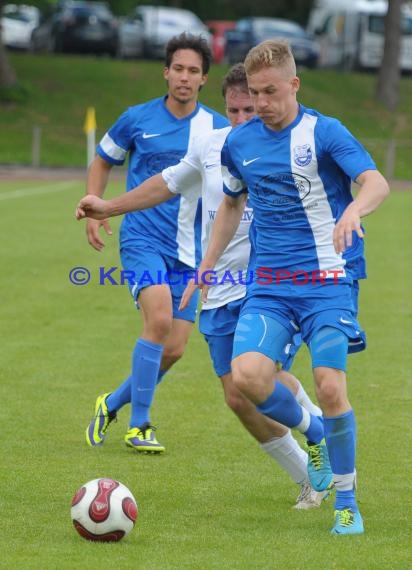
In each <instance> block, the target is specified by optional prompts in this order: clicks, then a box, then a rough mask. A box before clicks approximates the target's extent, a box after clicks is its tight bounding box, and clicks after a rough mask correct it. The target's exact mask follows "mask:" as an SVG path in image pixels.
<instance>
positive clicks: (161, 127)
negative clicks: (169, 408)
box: [86, 34, 228, 453]
mask: <svg viewBox="0 0 412 570" xmlns="http://www.w3.org/2000/svg"><path fill="white" fill-rule="evenodd" d="M210 62H211V52H210V49H209V46H208V44H207V42H206V40H205V39H204V38H202V37H200V36H193V35H191V34H181V35H180V36H176V37H174V38H172V39H171V40H170V41H169V42H168V45H167V47H166V61H165V68H164V72H163V75H164V78H165V80H166V83H167V87H168V90H167V94H166V96H164V97H159V98H157V99H154V100H151V101H148V102H146V103H143V104H139V105H136V106H134V107H130V108H129V109H127V110H126V111H125V112H124V113H123V114H122V115H121V116H120V117H119V118H118V120H117V121H116V122H115V123H114V125H113V126H112V127H111V128H110V129H109V130H108V131H107V133H106V134H105V135H104V137H103V138H102V140H101V141H100V143H99V145H98V146H97V156H96V157H95V159H94V161H93V163H92V164H91V166H90V169H89V172H88V178H87V193H88V194H91V195H95V196H102V195H103V193H104V190H105V187H106V185H107V182H108V179H109V173H110V170H111V168H112V167H113V166H116V165H122V164H123V163H124V162H125V160H126V158H127V156H128V174H127V188H126V189H127V191H129V190H130V189H131V188H134V187H135V186H137V185H138V184H140V183H141V182H143V181H144V180H145V179H146V178H149V177H150V176H152V175H154V174H156V173H158V172H161V171H162V170H163V169H164V168H166V167H167V166H170V165H173V164H176V163H177V162H178V161H179V159H180V158H182V157H183V156H184V154H185V153H186V151H187V150H188V148H190V146H191V144H192V141H193V140H194V138H195V137H196V136H197V135H199V134H200V133H204V132H207V131H210V130H212V129H215V128H220V127H224V126H226V125H227V124H228V121H227V119H226V118H225V117H223V116H222V115H220V114H219V113H217V112H215V111H214V110H212V109H209V108H208V107H206V106H204V105H202V104H200V103H199V102H198V93H199V90H200V89H201V88H202V86H203V85H204V84H205V83H206V81H207V73H208V70H209V66H210ZM198 224H199V221H198V220H197V216H196V208H194V207H193V203H192V201H191V200H187V199H186V198H184V197H181V196H176V197H175V198H174V200H171V201H169V202H167V203H165V204H162V205H160V206H158V207H155V208H151V209H149V210H145V211H143V212H131V213H129V214H127V215H126V216H125V218H124V219H123V222H122V225H121V229H120V257H121V262H122V265H123V269H124V270H125V275H133V279H130V280H129V285H130V290H131V294H132V296H133V299H134V300H135V301H136V303H138V306H139V308H140V309H141V313H142V317H143V331H142V333H141V336H140V338H139V339H138V340H137V342H136V345H135V347H134V349H133V355H132V369H131V372H130V376H129V377H128V378H127V379H126V380H125V381H124V382H123V383H122V384H121V385H120V386H119V387H118V388H117V389H116V390H114V391H113V392H111V393H105V394H102V395H101V396H99V397H98V398H97V401H96V404H95V415H94V417H93V419H92V421H91V422H90V425H89V426H88V427H87V429H86V441H87V443H88V444H89V445H91V446H97V445H101V444H102V443H103V441H104V437H105V433H106V430H107V427H108V425H109V423H110V422H111V421H112V420H113V419H114V418H115V417H116V412H117V410H119V409H120V408H121V407H122V406H123V405H124V404H125V403H127V402H130V401H131V418H130V423H129V429H128V431H127V433H126V436H125V442H126V445H127V446H129V447H131V448H133V449H135V450H136V451H138V452H139V451H140V452H152V453H162V452H163V451H164V449H165V448H164V446H163V445H162V444H161V443H159V442H158V441H157V439H156V437H155V435H154V429H153V426H152V424H151V419H150V408H151V404H152V401H153V396H154V393H155V389H156V385H157V383H158V382H159V381H160V380H161V378H162V376H163V375H164V374H165V373H166V372H167V370H168V369H169V368H170V367H171V366H172V365H173V364H174V363H175V362H176V361H177V360H178V359H179V358H180V357H181V356H182V354H183V351H184V348H185V345H186V343H187V340H188V337H189V335H190V332H191V330H192V327H193V322H194V321H195V317H196V309H197V300H196V299H194V302H193V303H192V304H191V305H190V306H189V307H187V308H186V309H185V310H183V311H180V310H179V309H178V306H179V302H180V297H181V294H182V291H183V289H184V284H183V283H180V284H177V285H173V284H169V283H168V282H167V281H164V280H162V279H160V276H162V275H164V274H166V272H167V271H168V270H179V271H185V270H190V269H193V268H194V267H196V262H197V261H196V251H200V244H198V243H197V241H199V237H198V236H199V235H200V227H199V226H200V224H199V225H198ZM100 225H104V226H105V227H106V228H108V226H107V221H104V222H98V221H96V220H88V222H87V236H88V240H89V243H90V244H91V245H92V246H93V247H94V248H95V249H97V250H101V249H102V248H103V246H104V243H103V241H102V239H101V237H100V236H99V229H100ZM197 228H199V229H197Z"/></svg>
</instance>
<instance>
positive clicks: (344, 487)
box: [182, 40, 389, 535]
mask: <svg viewBox="0 0 412 570" xmlns="http://www.w3.org/2000/svg"><path fill="white" fill-rule="evenodd" d="M245 69H246V73H247V79H248V85H249V91H250V94H251V97H252V100H253V103H254V106H255V109H256V112H257V115H258V116H257V117H255V118H254V119H252V120H251V121H249V122H248V123H246V124H245V125H242V126H240V127H238V128H237V129H235V130H233V131H232V132H231V133H230V134H229V135H228V137H227V139H226V141H225V144H224V146H223V148H222V156H221V159H222V169H223V178H224V184H225V187H224V191H225V193H226V197H225V199H224V200H223V201H222V204H221V206H220V208H219V211H218V213H217V216H216V221H215V224H214V228H213V232H212V236H211V239H210V241H209V248H208V251H207V252H206V255H205V258H204V260H203V261H202V264H201V266H200V267H199V272H204V271H207V270H210V269H212V268H213V267H214V266H215V264H216V261H217V260H218V259H219V257H220V256H221V254H222V252H223V251H224V249H225V247H226V246H227V244H228V243H229V241H230V239H231V237H232V236H233V234H234V232H235V231H236V228H237V226H238V224H239V220H240V219H241V218H242V215H243V209H244V202H245V196H246V195H247V196H248V199H249V201H250V204H251V205H252V207H253V212H254V222H253V223H254V228H255V238H256V239H255V244H254V245H255V254H256V264H255V266H256V268H257V271H256V274H255V279H254V281H253V283H252V284H251V285H250V286H249V287H248V291H247V296H246V300H245V303H244V304H243V306H242V310H241V315H240V318H239V321H238V325H237V330H236V333H235V340H234V349H233V360H232V374H233V381H234V383H235V385H236V386H237V387H238V388H239V390H240V391H241V392H243V393H244V394H245V396H246V397H248V398H249V399H250V400H251V401H252V402H254V403H255V404H256V405H257V407H258V409H260V411H262V413H264V414H266V415H268V416H269V417H276V419H277V420H278V421H281V422H282V423H284V424H286V425H287V424H288V422H292V423H296V422H297V421H298V420H299V418H298V417H293V415H294V410H293V409H292V408H289V407H286V406H284V404H283V401H284V399H285V395H284V392H285V391H287V388H286V387H284V386H283V385H282V384H280V383H279V382H275V383H274V382H273V377H274V372H275V362H276V361H277V360H278V359H279V355H280V354H281V353H282V351H283V349H284V346H285V345H286V344H287V343H288V342H290V340H291V338H292V336H293V334H294V332H295V331H296V328H297V327H298V328H299V329H300V331H301V334H302V338H303V340H304V341H305V343H306V344H307V345H308V348H309V351H310V354H311V358H312V368H313V374H314V381H315V388H316V394H317V397H318V400H319V403H320V406H321V408H322V411H323V416H324V429H325V440H326V444H325V443H324V442H322V441H320V442H316V441H315V442H314V443H316V445H315V446H314V447H315V449H316V454H317V460H316V461H317V463H318V465H322V463H323V462H324V461H325V458H326V456H327V455H328V456H329V460H330V465H331V468H332V473H333V481H334V484H335V488H336V500H335V513H334V525H333V528H332V530H331V532H332V534H334V535H354V534H361V533H363V532H364V525H363V520H362V517H361V514H360V512H359V508H358V505H357V501H356V496H355V491H356V489H355V473H356V471H355V448H356V425H355V416H354V412H353V409H352V407H351V404H350V402H349V399H348V395H347V387H346V374H345V371H346V364H347V354H348V352H351V350H359V349H362V348H363V345H364V334H363V332H362V330H361V327H360V326H359V324H358V322H357V320H356V312H355V307H354V305H353V302H352V298H351V294H352V284H351V276H350V274H349V273H348V272H347V271H346V269H345V260H344V257H343V255H342V254H343V251H344V250H345V248H346V247H353V246H354V245H355V246H356V241H357V240H359V239H362V238H363V231H362V228H361V218H362V217H363V216H366V215H368V214H370V213H371V212H373V211H374V210H375V209H376V208H377V207H378V206H379V205H380V203H381V202H382V201H383V200H384V199H385V198H386V196H387V195H388V193H389V187H388V184H387V182H386V180H385V178H384V177H383V176H382V175H381V174H380V172H379V171H378V170H377V169H376V166H375V163H374V162H373V160H372V158H371V157H370V155H369V154H368V153H367V152H366V150H365V149H364V148H363V147H362V146H361V144H360V143H359V142H358V141H357V140H356V139H355V138H354V137H353V136H352V135H351V134H350V133H349V131H348V130H347V129H346V128H345V127H344V126H343V125H342V124H341V123H340V122H339V121H338V120H337V119H334V118H331V117H326V116H324V115H321V114H320V113H318V112H317V111H314V110H312V109H307V108H305V107H304V106H303V105H301V104H299V103H298V101H297V92H298V90H299V78H298V77H297V76H296V66H295V62H294V59H293V55H292V53H291V51H290V47H289V45H288V44H287V43H286V42H283V41H275V40H268V41H266V42H262V43H261V44H259V45H258V46H256V47H254V48H252V49H251V50H250V52H249V53H248V55H247V57H246V59H245ZM351 181H354V182H356V183H357V184H358V185H359V191H358V193H357V194H356V197H355V198H353V197H352V194H351ZM193 287H194V286H193V285H191V286H190V289H189V290H188V291H187V292H186V293H185V294H184V298H182V306H184V305H185V303H186V302H187V298H189V297H190V292H191V290H192V289H193ZM204 289H205V290H204V291H203V292H202V297H203V299H204V298H205V296H206V295H207V290H206V288H204ZM282 414H283V419H282ZM314 456H315V454H314Z"/></svg>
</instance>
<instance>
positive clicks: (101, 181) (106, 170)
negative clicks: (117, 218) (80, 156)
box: [76, 155, 113, 251]
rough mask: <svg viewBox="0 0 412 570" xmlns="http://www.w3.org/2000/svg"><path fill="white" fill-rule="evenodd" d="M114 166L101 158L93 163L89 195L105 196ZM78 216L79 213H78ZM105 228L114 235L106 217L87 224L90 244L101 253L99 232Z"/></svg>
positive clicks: (102, 244) (101, 246)
mask: <svg viewBox="0 0 412 570" xmlns="http://www.w3.org/2000/svg"><path fill="white" fill-rule="evenodd" d="M111 169H112V165H111V164H109V163H108V162H106V161H105V160H103V159H102V158H101V157H100V156H98V155H97V156H96V157H95V158H94V160H93V162H92V163H91V165H90V167H89V170H88V173H87V194H88V195H90V196H94V197H96V196H97V197H101V196H103V194H104V191H105V189H106V186H107V183H108V181H109V176H110V171H111ZM76 216H77V213H76ZM83 217H84V216H83ZM101 227H102V228H103V229H104V230H105V232H106V234H107V235H112V233H113V232H112V229H111V227H110V224H109V222H108V220H106V219H105V217H102V218H97V219H94V220H92V219H89V220H87V224H86V235H87V241H88V242H89V244H90V245H91V246H92V247H93V248H94V249H96V250H97V251H101V250H102V249H103V248H104V245H105V243H104V241H103V240H102V238H101V237H100V233H99V230H100V228H101Z"/></svg>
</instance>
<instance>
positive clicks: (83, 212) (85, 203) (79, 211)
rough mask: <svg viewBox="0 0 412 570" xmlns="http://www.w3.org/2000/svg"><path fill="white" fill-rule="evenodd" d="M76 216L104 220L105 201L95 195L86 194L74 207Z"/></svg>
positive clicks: (106, 214)
mask: <svg viewBox="0 0 412 570" xmlns="http://www.w3.org/2000/svg"><path fill="white" fill-rule="evenodd" d="M75 215H76V218H77V219H78V220H81V219H82V218H93V219H94V220H104V219H105V218H107V217H108V211H107V201H106V200H102V198H98V197H97V196H93V195H91V194H90V195H88V196H85V197H84V198H82V199H81V200H80V202H79V203H78V204H77V207H76V214H75Z"/></svg>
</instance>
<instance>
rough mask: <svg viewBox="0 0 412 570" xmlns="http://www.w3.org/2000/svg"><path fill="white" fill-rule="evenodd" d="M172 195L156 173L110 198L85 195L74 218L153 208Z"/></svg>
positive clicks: (97, 217)
mask: <svg viewBox="0 0 412 570" xmlns="http://www.w3.org/2000/svg"><path fill="white" fill-rule="evenodd" d="M173 196H175V194H173V193H172V192H170V191H169V189H168V187H167V185H166V183H165V181H164V180H163V178H162V175H161V174H156V175H155V176H152V177H151V178H149V179H147V180H145V181H144V182H143V183H142V184H140V186H136V187H135V188H133V190H130V191H129V192H126V193H125V194H122V195H121V196H117V197H116V198H112V199H111V200H102V199H100V198H98V197H97V196H91V195H88V196H85V197H84V198H82V199H81V200H80V202H79V204H78V205H77V208H76V218H77V219H78V220H80V219H81V218H86V217H87V218H93V219H95V220H102V219H105V218H112V217H114V216H120V215H122V214H126V213H127V212H133V211H135V210H144V209H146V208H153V206H157V205H158V204H161V203H162V202H166V201H167V200H169V199H170V198H173Z"/></svg>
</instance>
